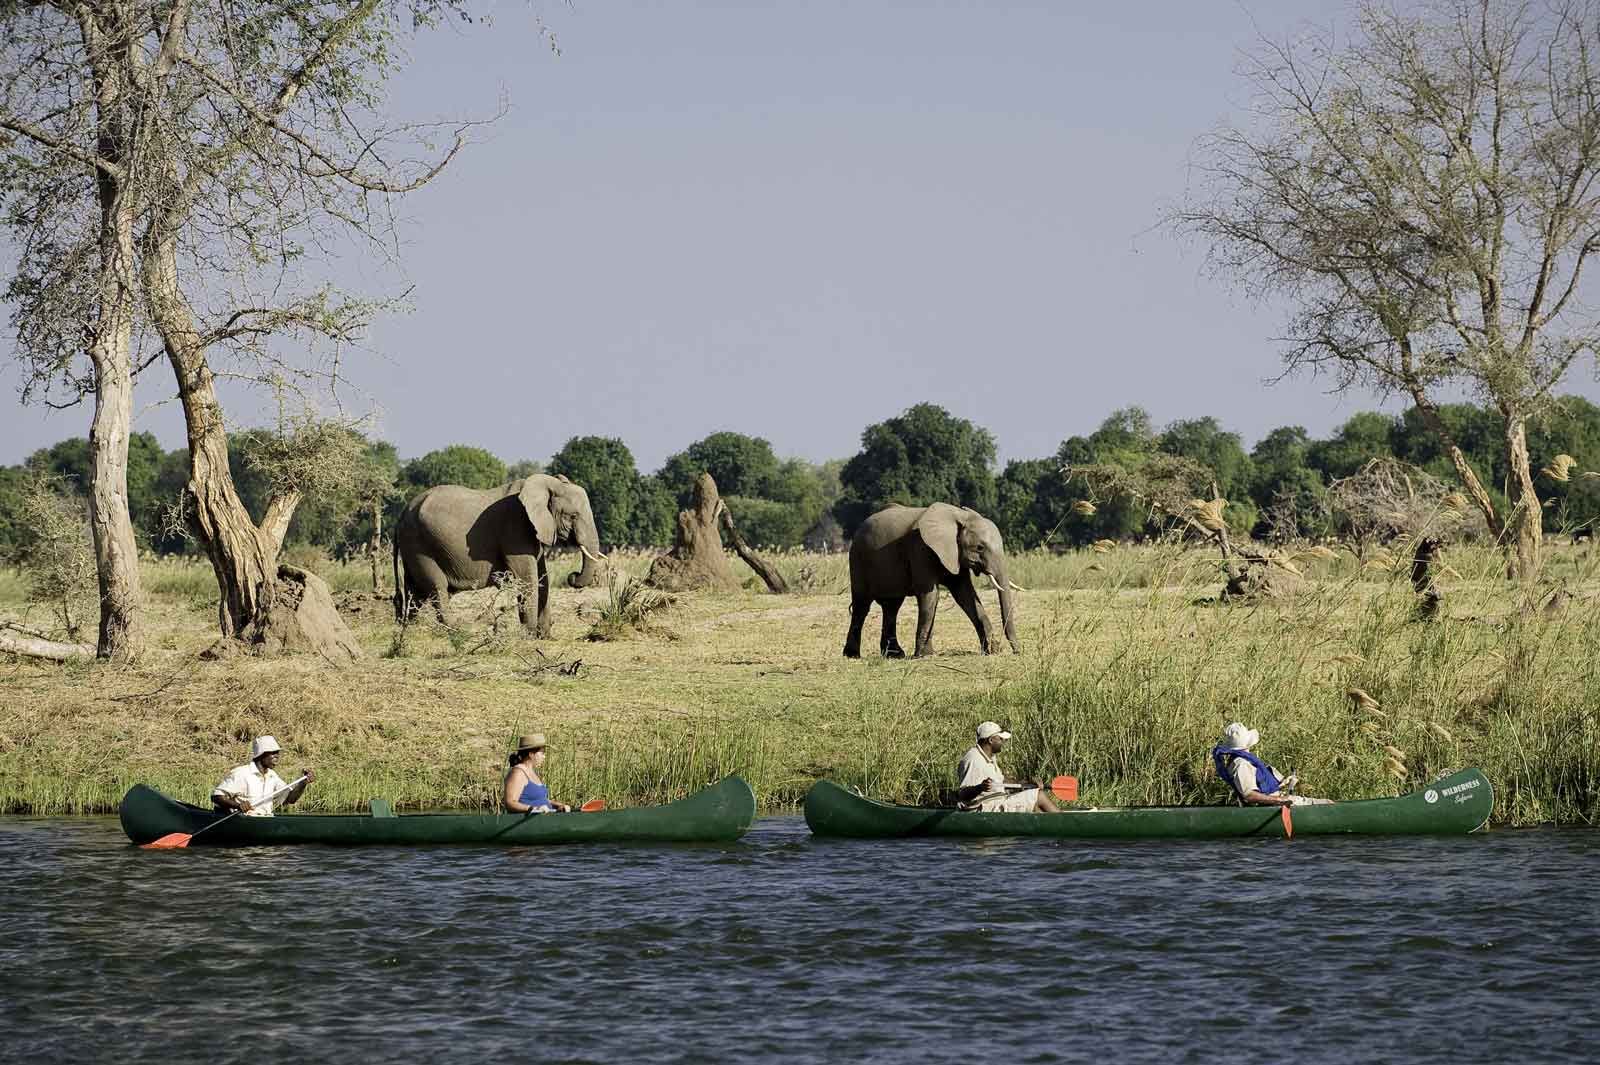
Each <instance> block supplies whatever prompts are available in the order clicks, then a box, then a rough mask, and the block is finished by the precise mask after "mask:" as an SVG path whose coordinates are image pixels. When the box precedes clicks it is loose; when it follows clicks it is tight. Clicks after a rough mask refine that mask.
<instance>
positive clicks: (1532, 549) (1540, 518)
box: [1505, 414, 1544, 582]
mask: <svg viewBox="0 0 1600 1065" xmlns="http://www.w3.org/2000/svg"><path fill="white" fill-rule="evenodd" d="M1506 471H1507V474H1508V477H1507V482H1506V501H1507V504H1508V509H1509V511H1510V513H1509V515H1508V516H1507V521H1506V530H1505V537H1506V541H1505V542H1506V550H1507V552H1508V554H1509V558H1508V559H1507V575H1508V576H1510V577H1512V578H1513V579H1516V580H1520V581H1523V582H1532V581H1534V580H1537V579H1538V577H1539V567H1540V563H1541V558H1540V553H1541V548H1542V547H1543V541H1544V511H1543V510H1542V509H1541V508H1540V506H1539V493H1538V490H1537V489H1535V488H1534V486H1533V471H1532V469H1531V468H1530V467H1529V463H1528V432H1527V425H1526V423H1525V422H1524V421H1523V418H1522V416H1521V415H1510V414H1508V415H1506Z"/></svg>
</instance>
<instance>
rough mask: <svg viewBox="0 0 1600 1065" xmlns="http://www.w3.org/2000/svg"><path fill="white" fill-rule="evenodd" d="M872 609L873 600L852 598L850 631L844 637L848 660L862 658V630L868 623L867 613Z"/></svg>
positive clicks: (845, 654) (862, 596)
mask: <svg viewBox="0 0 1600 1065" xmlns="http://www.w3.org/2000/svg"><path fill="white" fill-rule="evenodd" d="M871 609H872V600H871V599H868V598H867V597H866V596H864V595H861V596H851V597H850V631H849V632H847V633H845V637H844V656H845V657H846V658H860V657H861V628H862V626H863V625H865V624H866V623H867V611H869V610H871Z"/></svg>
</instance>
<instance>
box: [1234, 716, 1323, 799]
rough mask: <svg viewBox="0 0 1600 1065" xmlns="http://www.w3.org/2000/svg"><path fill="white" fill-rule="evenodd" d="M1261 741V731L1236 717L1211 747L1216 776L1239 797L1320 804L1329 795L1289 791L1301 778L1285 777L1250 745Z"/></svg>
mask: <svg viewBox="0 0 1600 1065" xmlns="http://www.w3.org/2000/svg"><path fill="white" fill-rule="evenodd" d="M1260 742H1261V733H1259V732H1257V731H1256V730H1255V729H1253V728H1246V727H1245V725H1244V723H1243V722H1241V721H1235V722H1233V723H1232V724H1231V725H1229V726H1228V727H1227V728H1225V729H1223V730H1222V739H1220V740H1218V741H1217V745H1216V746H1215V747H1213V748H1211V763H1212V765H1214V766H1216V769H1217V776H1219V777H1221V778H1222V779H1223V780H1226V781H1227V782H1228V786H1229V787H1231V788H1233V791H1234V794H1236V795H1238V796H1239V801H1240V802H1243V803H1245V804H1246V805H1249V806H1322V805H1326V804H1328V803H1331V802H1333V800H1332V799H1313V798H1311V797H1309V796H1306V795H1291V794H1290V791H1291V790H1292V789H1293V788H1294V786H1295V785H1296V784H1298V783H1299V781H1300V778H1299V777H1295V776H1289V777H1284V776H1283V775H1282V774H1281V773H1279V772H1278V771H1277V770H1276V769H1274V768H1272V767H1271V766H1270V765H1268V764H1267V763H1266V762H1264V761H1262V760H1261V757H1260V756H1259V755H1256V754H1252V753H1251V751H1250V748H1252V747H1254V746H1255V745H1256V744H1258V743H1260Z"/></svg>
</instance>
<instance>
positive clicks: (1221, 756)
mask: <svg viewBox="0 0 1600 1065" xmlns="http://www.w3.org/2000/svg"><path fill="white" fill-rule="evenodd" d="M1235 758H1243V759H1244V760H1245V761H1247V762H1249V763H1250V764H1251V765H1253V766H1255V767H1256V790H1257V791H1259V792H1260V793H1261V794H1263V795H1271V794H1272V793H1273V792H1275V791H1277V790H1278V788H1280V787H1282V782H1281V781H1279V780H1278V774H1276V773H1274V772H1273V771H1272V767H1271V766H1269V765H1267V763H1265V762H1263V761H1262V760H1261V759H1259V758H1257V757H1256V756H1255V755H1253V754H1251V753H1250V752H1249V751H1244V750H1240V749H1239V748H1237V747H1213V748H1211V762H1212V764H1213V765H1215V766H1216V767H1217V776H1219V777H1221V778H1222V779H1223V780H1226V781H1227V782H1228V786H1229V787H1230V788H1232V789H1233V790H1234V793H1235V794H1237V795H1238V796H1239V798H1240V799H1243V798H1244V793H1243V792H1241V791H1240V790H1239V784H1238V782H1237V781H1235V780H1234V779H1233V774H1232V773H1230V772H1228V767H1229V766H1230V765H1232V764H1233V759H1235Z"/></svg>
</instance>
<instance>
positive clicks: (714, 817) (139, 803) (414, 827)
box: [120, 777, 756, 847]
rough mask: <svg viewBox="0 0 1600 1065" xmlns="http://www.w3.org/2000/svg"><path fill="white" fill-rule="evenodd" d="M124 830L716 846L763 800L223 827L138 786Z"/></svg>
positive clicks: (264, 840) (145, 839)
mask: <svg viewBox="0 0 1600 1065" xmlns="http://www.w3.org/2000/svg"><path fill="white" fill-rule="evenodd" d="M120 813H121V816H122V830H123V831H124V832H126V833H127V834H128V838H129V839H131V840H133V842H135V843H149V842H150V841H152V840H155V839H159V838H160V837H162V836H164V835H166V834H168V833H169V832H185V833H189V834H191V835H193V836H194V839H193V841H192V844H191V845H192V846H196V847H201V846H215V847H247V846H258V847H260V846H265V847H275V846H282V845H285V844H290V843H331V844H338V845H343V846H353V845H359V844H388V845H402V846H403V845H408V844H418V843H497V844H526V843H612V842H618V841H627V840H648V841H661V842H689V843H701V842H704V843H717V842H724V841H727V840H734V839H738V838H739V837H740V836H742V835H744V833H745V832H746V831H747V830H748V829H749V828H750V825H751V824H752V823H753V822H754V821H755V819H756V797H755V793H754V792H752V791H751V790H750V785H749V784H746V783H745V782H744V781H743V780H741V779H740V778H739V777H724V778H723V779H722V780H720V781H718V782H717V783H716V784H713V785H712V786H711V787H709V788H706V789H704V790H702V791H698V792H696V793H695V794H693V795H690V796H688V797H687V798H683V799H679V800H678V801H677V802H669V803H667V804H665V805H663V806H638V807H634V808H632V809H622V810H601V811H599V812H597V813H588V814H584V813H570V814H558V813H549V814H533V815H528V814H406V815H404V816H401V817H396V816H394V815H393V814H390V815H388V816H368V815H362V814H279V815H277V816H275V817H234V818H232V819H230V820H229V821H228V822H227V823H226V824H218V825H217V827H216V829H215V830H213V831H201V830H202V829H205V828H206V826H207V825H210V824H213V823H215V822H217V821H219V820H221V816H220V815H218V814H215V813H213V812H211V811H210V810H205V809H201V808H200V807H198V806H191V805H189V804H188V803H183V802H177V801H175V800H173V799H169V798H167V797H166V796H165V795H163V794H161V793H160V792H159V791H156V790H155V789H154V788H147V787H145V786H144V785H143V784H136V785H134V787H133V788H132V789H130V790H129V792H128V794H127V795H126V796H124V797H123V799H122V807H121V811H120Z"/></svg>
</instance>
